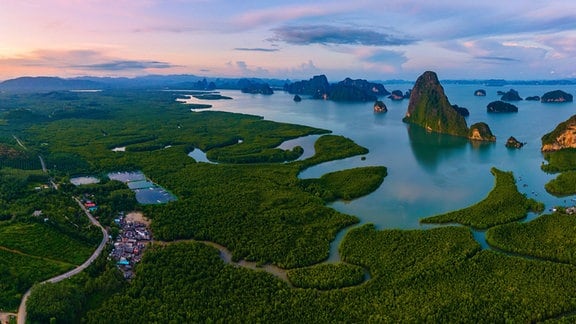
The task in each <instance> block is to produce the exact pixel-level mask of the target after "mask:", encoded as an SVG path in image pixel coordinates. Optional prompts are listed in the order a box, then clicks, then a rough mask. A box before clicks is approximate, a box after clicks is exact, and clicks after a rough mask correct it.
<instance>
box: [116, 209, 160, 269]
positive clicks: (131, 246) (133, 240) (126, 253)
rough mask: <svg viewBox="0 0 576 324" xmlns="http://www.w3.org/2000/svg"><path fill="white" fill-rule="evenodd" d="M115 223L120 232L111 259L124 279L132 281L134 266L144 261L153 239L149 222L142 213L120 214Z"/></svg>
mask: <svg viewBox="0 0 576 324" xmlns="http://www.w3.org/2000/svg"><path fill="white" fill-rule="evenodd" d="M114 222H115V223H116V224H117V225H118V226H119V227H120V231H119V234H118V236H117V237H116V239H115V241H114V249H113V250H112V252H110V255H109V257H110V258H112V259H113V260H114V261H115V262H116V265H117V266H118V269H120V271H122V274H123V275H124V278H126V279H132V278H133V277H134V265H135V264H136V263H138V262H140V260H142V254H143V252H144V249H145V248H146V245H147V244H148V243H149V242H150V241H151V239H152V235H151V234H150V231H149V229H148V221H147V220H146V219H144V217H143V215H142V213H138V212H131V213H128V214H125V213H124V212H120V213H119V214H118V217H117V218H115V219H114Z"/></svg>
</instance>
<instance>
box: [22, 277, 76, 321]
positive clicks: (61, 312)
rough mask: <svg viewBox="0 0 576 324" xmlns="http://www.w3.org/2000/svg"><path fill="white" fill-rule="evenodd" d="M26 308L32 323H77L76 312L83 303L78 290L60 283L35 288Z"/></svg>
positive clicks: (64, 282)
mask: <svg viewBox="0 0 576 324" xmlns="http://www.w3.org/2000/svg"><path fill="white" fill-rule="evenodd" d="M32 291H33V293H32V294H31V295H30V297H29V299H28V301H27V306H28V318H29V320H30V321H31V322H33V323H49V322H51V320H57V323H77V322H78V320H79V318H77V312H76V311H77V310H78V309H80V307H81V305H82V304H83V303H84V302H85V300H84V296H83V295H82V293H81V292H80V291H79V289H78V288H77V287H76V286H74V285H72V284H70V283H68V282H67V281H62V282H60V283H57V284H52V283H45V284H42V285H38V286H35V287H34V289H33V290H32Z"/></svg>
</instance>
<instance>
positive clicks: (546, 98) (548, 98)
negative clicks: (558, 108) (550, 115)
mask: <svg viewBox="0 0 576 324" xmlns="http://www.w3.org/2000/svg"><path fill="white" fill-rule="evenodd" d="M572 99H573V98H572V95H571V94H569V93H566V92H564V91H562V90H554V91H550V92H546V93H545V94H544V95H543V96H542V99H540V101H541V102H546V103H550V102H572Z"/></svg>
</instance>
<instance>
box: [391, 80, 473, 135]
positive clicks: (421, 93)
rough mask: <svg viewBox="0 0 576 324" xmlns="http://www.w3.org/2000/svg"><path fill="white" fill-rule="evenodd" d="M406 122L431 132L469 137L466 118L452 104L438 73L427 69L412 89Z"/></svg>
mask: <svg viewBox="0 0 576 324" xmlns="http://www.w3.org/2000/svg"><path fill="white" fill-rule="evenodd" d="M402 120H403V121H404V122H406V123H411V124H416V125H419V126H421V127H424V128H425V129H426V130H428V131H430V132H437V133H444V134H450V135H455V136H463V137H468V126H467V125H466V120H465V119H464V117H463V116H462V115H460V114H459V113H458V112H457V111H456V110H455V109H454V108H453V107H452V105H451V104H450V102H449V101H448V98H447V97H446V94H445V93H444V88H442V85H440V82H439V81H438V77H437V76H436V73H434V72H432V71H426V72H424V74H422V75H421V76H420V77H418V80H416V84H415V85H414V88H413V89H412V93H411V95H410V103H409V104H408V110H407V112H406V116H405V117H404V119H402Z"/></svg>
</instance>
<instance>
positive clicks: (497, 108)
mask: <svg viewBox="0 0 576 324" xmlns="http://www.w3.org/2000/svg"><path fill="white" fill-rule="evenodd" d="M486 111H488V112H489V113H511V112H518V107H516V106H514V105H513V104H509V103H507V102H504V101H500V100H497V101H492V102H491V103H489V104H488V105H487V106H486Z"/></svg>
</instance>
